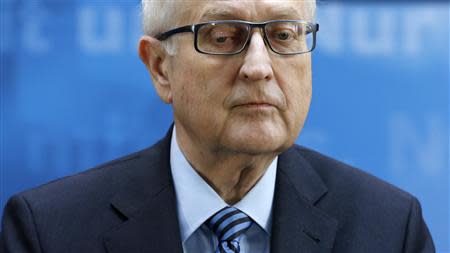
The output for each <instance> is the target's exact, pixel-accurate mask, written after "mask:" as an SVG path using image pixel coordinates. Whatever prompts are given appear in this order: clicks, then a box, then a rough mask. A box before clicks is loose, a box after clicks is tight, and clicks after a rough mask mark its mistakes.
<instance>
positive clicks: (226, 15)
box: [200, 6, 306, 21]
mask: <svg viewBox="0 0 450 253" xmlns="http://www.w3.org/2000/svg"><path fill="white" fill-rule="evenodd" d="M270 13H273V14H272V15H271V14H269V15H268V19H272V20H273V19H302V18H303V19H305V18H306V15H304V14H303V15H301V12H299V11H298V10H297V9H296V8H293V7H278V6H274V7H272V8H271V9H270ZM227 19H243V18H242V11H239V10H238V11H236V10H234V9H232V8H227V7H224V8H220V7H216V8H211V9H208V10H206V11H205V13H203V15H202V16H201V18H200V20H201V21H211V20H227Z"/></svg>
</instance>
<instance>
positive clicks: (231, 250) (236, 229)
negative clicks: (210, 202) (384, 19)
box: [206, 206, 253, 253]
mask: <svg viewBox="0 0 450 253" xmlns="http://www.w3.org/2000/svg"><path fill="white" fill-rule="evenodd" d="M252 223H253V222H252V220H251V219H250V218H249V217H248V216H247V215H246V214H245V213H243V212H241V211H240V210H238V209H237V208H234V207H230V206H229V207H225V208H223V209H222V210H220V211H219V212H217V213H216V214H214V215H213V216H212V217H211V218H210V219H209V220H208V221H207V222H206V224H207V225H208V227H209V228H210V229H211V231H213V232H214V233H215V234H216V235H217V238H218V239H219V246H218V247H217V249H216V251H215V253H239V252H240V247H239V241H240V239H241V236H242V234H243V233H244V232H245V231H246V230H247V229H248V228H249V227H250V226H251V225H252Z"/></svg>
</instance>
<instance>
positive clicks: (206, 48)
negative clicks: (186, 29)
mask: <svg viewBox="0 0 450 253" xmlns="http://www.w3.org/2000/svg"><path fill="white" fill-rule="evenodd" d="M248 35H249V28H248V26H247V25H245V24H240V23H234V22H225V23H211V24H206V25H203V26H201V27H200V28H199V30H198V34H197V48H198V49H199V50H200V51H202V52H205V53H211V54H233V53H237V52H239V51H240V50H242V48H243V47H244V46H245V42H246V40H247V39H248Z"/></svg>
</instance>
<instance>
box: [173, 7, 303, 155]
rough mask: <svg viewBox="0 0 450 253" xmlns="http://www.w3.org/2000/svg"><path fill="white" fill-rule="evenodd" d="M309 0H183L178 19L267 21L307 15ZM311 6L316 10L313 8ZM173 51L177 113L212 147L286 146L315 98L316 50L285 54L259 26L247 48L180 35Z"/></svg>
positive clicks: (253, 149)
mask: <svg viewBox="0 0 450 253" xmlns="http://www.w3.org/2000/svg"><path fill="white" fill-rule="evenodd" d="M306 4H311V3H304V2H303V1H201V2H194V3H191V4H187V3H184V4H183V8H185V10H186V11H185V12H184V14H183V15H182V18H181V20H180V21H179V22H178V23H179V25H189V24H194V23H200V22H206V21H211V20H223V19H232V20H246V21H253V22H263V21H267V20H275V19H306V17H307V16H309V15H310V13H306V12H307V10H309V9H307V8H306V6H305V5H306ZM308 14H309V15H308ZM176 36H178V38H176V43H177V53H176V55H174V56H170V57H169V59H168V68H167V76H168V81H169V83H170V89H171V95H172V101H171V102H172V104H173V111H174V117H175V122H176V126H177V128H182V129H183V131H185V133H186V134H187V136H188V138H189V139H190V140H191V141H192V142H193V143H195V144H197V145H201V146H202V147H204V148H207V149H208V150H210V151H213V152H220V151H227V152H239V153H248V154H262V153H271V152H281V151H283V150H285V149H286V148H288V147H289V146H291V145H292V144H293V142H294V141H295V139H296V138H297V136H298V134H299V132H300V130H301V128H302V127H303V124H304V121H305V118H306V115H307V113H308V110H309V105H310V101H311V56H310V54H300V55H293V56H283V55H278V54H276V53H274V52H272V51H270V49H269V48H268V47H267V46H266V45H265V43H264V40H263V37H262V33H261V31H260V30H259V29H253V31H252V37H251V40H250V42H249V45H248V47H247V49H246V50H245V51H243V52H242V53H240V54H238V55H231V56H218V55H206V54H201V53H198V52H197V51H196V50H195V49H194V42H193V40H194V36H193V34H190V33H183V34H178V35H176Z"/></svg>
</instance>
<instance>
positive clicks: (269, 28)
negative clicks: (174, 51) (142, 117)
mask: <svg viewBox="0 0 450 253" xmlns="http://www.w3.org/2000/svg"><path fill="white" fill-rule="evenodd" d="M254 27H256V28H260V29H261V30H262V31H263V37H264V41H265V42H266V44H267V45H268V46H269V48H270V49H271V50H272V51H273V52H275V53H277V54H281V55H294V54H303V53H308V52H311V51H313V50H314V48H315V47H316V33H317V32H318V31H319V24H315V23H311V22H306V21H302V20H271V21H266V22H262V23H254V22H247V21H242V20H220V21H211V22H206V23H200V24H194V25H188V26H183V27H178V28H175V29H172V30H170V31H167V32H164V33H161V34H158V35H157V36H156V37H155V38H156V39H158V40H160V41H164V40H167V39H168V38H169V37H171V36H172V35H175V34H177V33H185V32H192V33H194V47H195V50H197V51H198V52H199V53H203V54H212V55H233V54H239V53H241V52H242V51H243V50H244V49H245V47H246V46H247V44H248V42H249V41H250V37H251V31H252V29H253V28H254Z"/></svg>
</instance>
